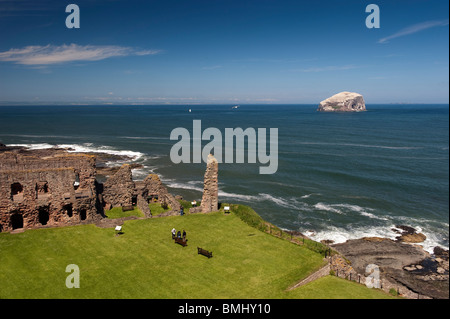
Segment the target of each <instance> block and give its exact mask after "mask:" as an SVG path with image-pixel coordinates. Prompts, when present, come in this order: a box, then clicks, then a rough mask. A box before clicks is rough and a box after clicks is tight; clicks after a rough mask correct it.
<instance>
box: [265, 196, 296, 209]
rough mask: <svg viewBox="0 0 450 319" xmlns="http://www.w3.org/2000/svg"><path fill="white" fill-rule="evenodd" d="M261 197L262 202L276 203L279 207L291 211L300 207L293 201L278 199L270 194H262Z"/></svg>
mask: <svg viewBox="0 0 450 319" xmlns="http://www.w3.org/2000/svg"><path fill="white" fill-rule="evenodd" d="M259 197H260V199H261V200H268V201H271V202H274V203H275V204H277V205H278V206H281V207H285V208H289V209H298V208H299V206H298V205H296V204H295V203H293V201H292V199H290V200H288V199H285V198H282V197H276V196H273V195H270V194H265V193H260V194H259Z"/></svg>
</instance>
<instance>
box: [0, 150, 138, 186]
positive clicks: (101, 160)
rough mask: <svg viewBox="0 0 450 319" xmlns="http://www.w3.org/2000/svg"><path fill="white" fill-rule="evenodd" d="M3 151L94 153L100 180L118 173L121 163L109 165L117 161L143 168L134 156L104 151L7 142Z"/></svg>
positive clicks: (42, 153)
mask: <svg viewBox="0 0 450 319" xmlns="http://www.w3.org/2000/svg"><path fill="white" fill-rule="evenodd" d="M2 151H14V152H16V153H18V154H22V155H34V156H37V157H40V158H44V157H47V156H55V155H58V154H61V155H66V154H67V153H70V154H87V155H93V156H95V158H96V171H97V176H98V177H99V179H100V180H102V179H105V178H106V177H109V176H112V175H114V174H115V173H117V172H118V171H119V169H120V165H117V166H111V165H108V163H111V162H113V163H114V162H116V163H120V164H123V163H129V165H130V167H131V169H137V168H142V167H143V165H142V164H137V163H132V162H133V158H132V157H130V156H126V155H114V154H109V153H102V152H95V153H89V152H76V151H75V149H73V148H70V147H69V148H59V147H52V148H44V149H33V150H30V149H27V148H26V147H24V146H6V145H5V144H1V143H0V152H2Z"/></svg>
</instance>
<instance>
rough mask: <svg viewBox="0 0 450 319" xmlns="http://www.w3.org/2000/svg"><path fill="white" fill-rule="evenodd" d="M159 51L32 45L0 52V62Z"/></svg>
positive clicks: (43, 61) (90, 58) (59, 61)
mask: <svg viewBox="0 0 450 319" xmlns="http://www.w3.org/2000/svg"><path fill="white" fill-rule="evenodd" d="M160 52H161V50H136V49H134V48H130V47H121V46H115V45H105V46H101V45H77V44H73V43H72V44H69V45H66V44H63V45H60V46H56V45H50V44H48V45H46V46H40V45H34V46H33V45H32V46H27V47H24V48H21V49H10V50H8V51H4V52H0V61H6V62H15V63H16V64H23V65H51V64H62V63H69V62H76V61H78V62H79V61H99V60H104V59H107V58H111V57H121V56H129V55H153V54H158V53H160Z"/></svg>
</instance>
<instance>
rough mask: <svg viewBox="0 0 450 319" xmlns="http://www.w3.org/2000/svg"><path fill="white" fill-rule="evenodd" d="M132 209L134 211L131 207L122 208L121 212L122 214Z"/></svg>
mask: <svg viewBox="0 0 450 319" xmlns="http://www.w3.org/2000/svg"><path fill="white" fill-rule="evenodd" d="M133 209H134V207H133V206H122V211H123V212H127V211H130V210H133Z"/></svg>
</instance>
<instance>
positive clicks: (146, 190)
mask: <svg viewBox="0 0 450 319" xmlns="http://www.w3.org/2000/svg"><path fill="white" fill-rule="evenodd" d="M140 194H142V197H143V198H146V199H147V202H151V201H156V202H158V203H160V204H167V205H168V206H169V207H170V208H171V213H172V212H173V213H178V212H179V211H180V208H181V205H180V203H179V202H178V201H177V200H176V199H175V197H174V196H173V195H172V194H170V193H169V191H168V190H167V188H166V187H165V186H164V185H163V183H162V182H161V180H160V178H159V176H158V175H157V174H149V175H148V176H147V177H146V178H145V179H144V181H143V183H142V188H141V192H140ZM171 213H169V214H171Z"/></svg>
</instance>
